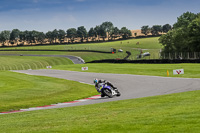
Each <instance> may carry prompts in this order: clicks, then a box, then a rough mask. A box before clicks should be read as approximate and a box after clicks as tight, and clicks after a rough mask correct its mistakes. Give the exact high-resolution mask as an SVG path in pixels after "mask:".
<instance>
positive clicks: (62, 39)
mask: <svg viewBox="0 0 200 133" xmlns="http://www.w3.org/2000/svg"><path fill="white" fill-rule="evenodd" d="M65 36H66V32H65V31H64V30H61V29H60V30H59V31H58V39H59V41H60V43H62V42H63V41H64V39H65Z"/></svg>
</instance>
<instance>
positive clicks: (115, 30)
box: [111, 27, 120, 39]
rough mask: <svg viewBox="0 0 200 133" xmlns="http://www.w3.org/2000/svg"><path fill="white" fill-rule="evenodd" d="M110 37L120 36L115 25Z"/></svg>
mask: <svg viewBox="0 0 200 133" xmlns="http://www.w3.org/2000/svg"><path fill="white" fill-rule="evenodd" d="M111 35H112V38H114V39H115V38H117V37H119V36H120V30H119V29H118V28H117V27H114V29H113V32H112V34H111Z"/></svg>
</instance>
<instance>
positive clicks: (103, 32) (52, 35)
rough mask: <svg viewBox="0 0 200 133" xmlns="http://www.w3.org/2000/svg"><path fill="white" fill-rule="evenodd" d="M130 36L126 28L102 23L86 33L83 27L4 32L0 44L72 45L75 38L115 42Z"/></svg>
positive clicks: (0, 35) (82, 40)
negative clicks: (117, 39) (44, 30)
mask: <svg viewBox="0 0 200 133" xmlns="http://www.w3.org/2000/svg"><path fill="white" fill-rule="evenodd" d="M131 36H132V33H131V31H130V30H129V29H127V28H126V27H122V28H121V29H119V28H117V27H114V25H113V23H112V22H108V21H106V22H103V23H102V24H101V25H97V26H96V27H94V28H93V27H92V28H90V30H89V31H87V30H86V28H85V27H84V26H80V27H78V28H77V29H76V28H69V29H67V30H66V31H65V30H62V29H59V30H57V29H55V30H53V31H48V32H46V33H44V32H39V31H36V30H33V31H28V30H26V31H20V30H19V29H13V30H12V31H9V30H4V31H2V32H1V33H0V42H1V43H2V46H5V44H6V43H7V44H11V45H14V44H17V45H24V43H27V44H31V45H32V44H34V43H35V44H36V43H39V44H45V43H47V42H49V43H50V44H55V43H60V44H62V43H64V42H65V39H67V43H74V42H75V40H76V39H77V38H79V39H80V41H81V42H84V41H89V39H90V41H100V40H103V41H105V40H106V38H107V40H113V39H114V40H115V39H116V38H119V37H122V38H124V39H126V38H129V37H131Z"/></svg>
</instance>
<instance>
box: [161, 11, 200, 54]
mask: <svg viewBox="0 0 200 133" xmlns="http://www.w3.org/2000/svg"><path fill="white" fill-rule="evenodd" d="M194 16H196V18H193V17H194ZM181 20H182V21H183V22H180V21H181ZM199 36H200V14H193V13H189V12H187V13H184V14H183V15H181V16H180V17H178V20H177V23H175V27H174V28H173V29H172V30H170V31H169V32H168V33H167V34H165V35H162V36H161V37H160V38H159V42H160V43H162V45H163V46H164V49H163V51H164V52H199V51H200V39H199Z"/></svg>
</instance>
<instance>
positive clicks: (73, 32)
mask: <svg viewBox="0 0 200 133" xmlns="http://www.w3.org/2000/svg"><path fill="white" fill-rule="evenodd" d="M67 37H68V38H70V40H71V42H72V43H73V41H74V38H76V37H77V31H76V29H75V28H70V29H68V30H67Z"/></svg>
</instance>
